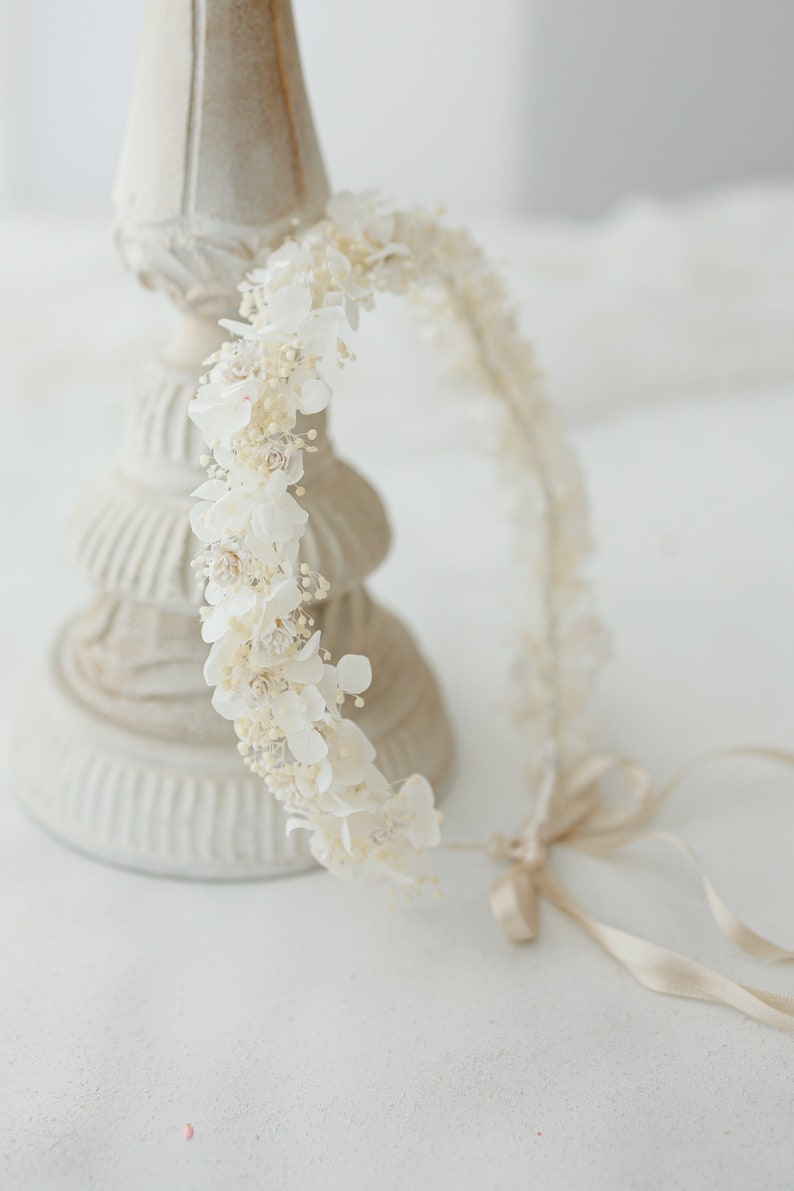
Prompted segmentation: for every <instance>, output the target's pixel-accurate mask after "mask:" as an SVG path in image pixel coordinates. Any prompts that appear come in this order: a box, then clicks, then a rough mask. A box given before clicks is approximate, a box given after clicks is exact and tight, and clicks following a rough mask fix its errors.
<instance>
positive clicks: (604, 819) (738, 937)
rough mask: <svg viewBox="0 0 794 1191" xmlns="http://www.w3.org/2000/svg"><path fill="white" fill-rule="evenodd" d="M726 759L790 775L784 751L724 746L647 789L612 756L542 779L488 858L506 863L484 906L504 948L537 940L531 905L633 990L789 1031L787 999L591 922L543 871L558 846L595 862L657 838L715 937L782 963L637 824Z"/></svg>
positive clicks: (629, 765) (670, 840) (790, 756)
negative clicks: (701, 897)
mask: <svg viewBox="0 0 794 1191" xmlns="http://www.w3.org/2000/svg"><path fill="white" fill-rule="evenodd" d="M726 756H745V757H748V756H749V757H758V758H761V759H763V760H767V761H773V762H777V763H779V764H782V765H787V766H791V767H793V768H794V753H789V752H783V751H781V750H777V749H761V748H749V749H727V750H724V751H721V752H717V753H710V754H708V755H707V756H705V757H701V758H700V759H699V760H697V761H695V762H694V763H692V764H691V765H688V766H687V767H686V768H685V769H683V770H682V771H681V772H679V773H678V774H677V775H676V776H675V777H674V778H673V779H672V780H671V781H670V782H668V784H667V785H666V786H663V787H662V788H661V789H659V790H655V789H654V786H653V782H652V780H651V777H650V774H649V773H648V771H647V770H646V769H644V768H643V767H642V766H641V765H638V764H637V763H636V762H634V761H628V760H625V759H622V758H619V757H609V756H592V757H587V758H585V759H584V760H583V761H581V762H579V763H578V764H576V765H574V766H573V767H572V768H571V769H569V770H568V771H567V772H565V773H563V774H562V775H561V777H560V778H559V780H557V781H553V782H551V784H550V785H549V788H548V796H547V797H546V798H545V799H544V798H543V797H541V799H540V800H539V806H540V807H541V808H542V809H541V810H540V811H539V813H538V814H537V815H536V816H534V817H533V818H532V819H531V820H530V821H529V823H528V824H527V825H526V827H525V828H524V830H523V831H522V832H521V833H520V835H519V836H518V837H516V838H515V839H513V840H506V839H504V838H497V840H496V841H494V843H493V844H492V845H491V848H490V851H491V853H492V854H493V855H495V856H496V857H498V858H503V859H508V860H511V861H512V865H511V867H510V868H509V869H507V870H506V871H505V872H503V873H502V874H501V875H500V876H499V877H497V879H496V881H495V882H494V884H493V886H492V889H491V908H492V910H493V913H494V916H495V917H496V920H497V922H498V923H499V925H500V926H501V928H502V930H503V931H504V933H505V934H506V935H507V937H508V939H510V940H511V941H512V942H514V943H521V942H527V941H530V940H532V939H534V938H535V937H536V936H537V933H538V909H539V902H540V899H541V898H544V897H545V898H546V900H547V901H549V902H551V903H552V904H553V905H555V906H557V907H558V908H559V909H560V910H563V911H564V912H565V913H566V914H568V915H569V916H570V917H571V918H573V920H574V921H575V922H578V923H579V925H580V926H581V927H583V929H584V930H585V931H587V933H588V934H589V935H590V936H591V937H592V938H593V939H595V941H596V942H597V943H599V944H600V945H601V947H603V949H604V950H605V951H606V952H607V953H608V954H609V955H611V956H613V958H614V959H616V960H617V961H618V962H619V963H621V964H622V965H623V967H624V968H626V969H627V970H628V971H629V972H630V973H631V975H632V976H634V978H635V979H636V980H638V981H639V983H640V984H642V985H644V986H645V987H646V988H649V989H652V990H653V991H654V992H660V993H666V994H667V995H669V996H679V997H689V998H692V999H693V1000H700V1001H718V1002H721V1003H722V1004H725V1005H730V1006H732V1007H733V1008H734V1009H738V1010H739V1011H740V1012H741V1013H745V1014H746V1015H747V1016H748V1017H752V1018H755V1019H756V1020H757V1021H760V1022H764V1023H765V1024H767V1025H771V1026H775V1027H776V1028H777V1029H780V1030H785V1031H787V1032H788V1033H792V1034H794V997H786V996H782V995H779V994H777V993H772V992H766V991H764V990H763V989H758V988H752V987H750V986H749V985H746V984H739V983H737V982H735V981H733V980H730V979H729V978H728V977H726V976H723V975H721V974H720V973H719V972H715V971H712V970H711V969H710V968H707V967H704V966H703V965H702V964H699V963H696V962H695V961H694V960H691V959H688V958H686V957H685V956H683V955H678V954H676V953H675V952H673V951H668V950H667V949H666V948H664V947H659V946H657V944H655V943H651V942H649V941H648V940H647V939H643V938H640V937H639V936H638V935H633V934H630V933H629V932H627V931H624V930H618V929H617V928H616V927H614V926H608V925H607V924H606V923H603V922H599V921H597V919H595V918H593V917H592V915H590V914H589V913H588V912H587V911H586V910H585V908H584V907H583V906H582V905H581V904H580V903H579V902H578V901H577V900H576V899H575V898H574V897H573V895H572V894H571V893H570V891H569V890H568V889H567V888H566V886H565V885H564V884H563V883H562V881H561V880H560V879H559V877H558V876H557V875H556V874H555V872H554V871H553V869H552V868H551V866H550V864H549V852H550V849H551V848H552V847H553V846H555V845H557V844H565V845H566V846H568V847H571V848H576V849H577V850H578V851H581V852H589V853H591V854H594V855H598V854H601V855H605V854H608V853H610V852H614V851H616V850H617V849H619V848H623V847H625V846H626V845H628V844H632V843H636V842H637V841H639V840H648V839H653V840H661V841H662V842H663V843H666V844H669V845H670V846H672V847H674V848H676V849H677V850H678V851H679V852H681V853H682V854H683V855H684V856H685V857H686V858H687V859H688V860H689V861H690V862H691V863H692V864H693V865H694V867H695V868H696V870H697V872H698V874H699V876H700V879H701V882H702V884H703V890H704V892H705V895H706V900H707V902H708V904H709V907H710V909H711V912H712V915H713V916H714V919H715V920H716V922H717V925H718V926H719V928H720V930H721V931H722V932H723V934H724V935H726V936H727V938H729V939H730V940H731V941H732V942H733V943H735V944H736V945H737V946H738V947H740V948H741V949H742V951H745V952H747V953H748V954H750V955H753V956H755V957H756V958H758V959H766V960H773V961H779V960H790V959H794V951H788V950H786V949H785V948H783V947H779V946H778V945H777V944H776V943H773V942H771V941H770V940H769V939H765V938H764V937H763V936H762V935H759V934H756V932H755V931H753V930H751V929H750V927H749V926H747V925H746V924H745V923H744V922H742V921H741V919H739V918H738V917H737V916H736V915H735V914H734V913H733V912H732V911H731V910H730V909H729V908H728V907H727V906H726V904H725V903H724V902H723V900H722V899H721V898H720V896H719V895H718V893H717V891H716V890H715V888H714V886H713V885H712V883H711V881H710V880H709V878H708V876H707V875H706V872H705V870H704V868H703V865H702V864H701V863H700V860H699V859H698V857H697V856H696V855H695V853H694V852H693V851H692V849H691V848H690V847H688V845H687V844H685V843H684V841H683V840H681V839H679V838H678V836H675V835H672V834H670V833H669V832H666V831H659V830H651V829H649V828H648V827H647V824H648V823H649V822H650V821H651V820H652V819H653V817H654V816H655V815H656V813H657V811H658V810H659V808H660V807H661V805H662V803H663V802H665V800H666V799H667V798H668V797H669V796H670V794H672V792H673V791H674V790H675V789H676V788H677V787H678V786H679V785H680V784H681V782H682V781H683V780H684V778H685V777H687V776H688V775H689V774H690V773H692V772H693V771H694V770H695V769H697V768H699V767H700V766H702V765H705V764H707V763H709V762H711V761H714V760H717V759H720V758H722V757H726ZM610 774H617V775H620V776H621V777H622V778H623V780H624V784H625V786H626V787H627V790H628V795H629V797H628V800H627V801H626V803H625V805H624V806H623V807H622V808H621V809H619V810H616V811H610V810H609V809H608V808H607V807H606V806H605V805H604V801H603V795H602V790H601V786H600V783H601V782H602V781H603V779H604V778H606V777H607V776H608V775H610Z"/></svg>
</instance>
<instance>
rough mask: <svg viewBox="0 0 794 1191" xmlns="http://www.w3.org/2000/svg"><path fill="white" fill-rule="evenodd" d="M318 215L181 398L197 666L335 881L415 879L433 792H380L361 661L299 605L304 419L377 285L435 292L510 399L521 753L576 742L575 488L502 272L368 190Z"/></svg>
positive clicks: (303, 602)
mask: <svg viewBox="0 0 794 1191" xmlns="http://www.w3.org/2000/svg"><path fill="white" fill-rule="evenodd" d="M326 216H327V217H326V218H325V219H323V220H322V221H321V222H319V223H317V224H315V225H314V226H313V227H311V228H309V229H308V230H306V231H303V232H301V233H300V234H296V236H295V237H294V238H290V239H288V240H286V241H285V242H284V243H283V244H282V245H281V247H279V248H278V249H277V250H276V251H275V252H273V253H272V254H271V255H270V256H269V257H268V259H267V261H266V262H265V265H264V267H263V268H260V269H256V270H255V271H253V272H252V273H250V274H249V276H248V278H247V279H246V281H245V283H244V284H243V285H242V286H241V287H240V289H241V292H242V302H241V306H240V317H241V321H239V322H237V321H230V320H225V321H224V322H223V323H222V326H224V327H225V328H227V329H228V330H229V331H231V332H232V333H233V335H234V338H233V339H232V340H230V341H229V342H227V343H224V344H223V345H222V347H221V348H220V350H219V351H218V352H217V353H215V355H213V356H212V357H211V358H210V360H208V361H207V364H208V365H211V368H210V371H209V372H208V374H207V375H206V376H205V377H203V378H202V382H201V384H200V387H199V390H198V394H197V396H196V398H195V400H194V401H193V402H191V404H190V410H189V412H190V417H191V418H192V420H193V421H194V422H195V424H196V425H197V426H198V427H199V429H200V431H201V433H202V435H203V437H204V440H205V442H206V443H207V446H208V447H209V449H210V451H211V455H208V456H206V457H205V460H204V462H205V463H206V464H207V472H208V477H209V478H208V480H207V481H206V482H205V483H204V484H202V485H201V487H200V488H199V489H197V491H196V493H195V496H196V497H197V498H198V503H197V504H196V505H195V506H194V509H193V511H192V526H193V530H194V532H195V534H196V536H197V537H198V538H199V539H200V541H201V542H202V543H203V548H202V551H201V553H200V554H199V555H198V557H197V559H196V566H197V567H198V569H199V573H200V577H201V580H202V582H204V583H205V584H206V586H205V599H206V607H205V608H204V610H203V613H202V617H203V622H202V633H203V636H204V640H205V641H206V642H207V643H208V644H209V645H210V647H211V648H210V652H209V657H208V659H207V662H206V666H205V677H206V680H207V682H208V683H209V684H210V685H211V686H212V687H214V693H213V704H214V706H215V707H216V709H217V710H218V711H219V712H220V714H221V715H223V716H225V717H226V718H228V719H229V720H232V721H233V722H234V726H235V730H236V732H237V736H238V738H239V741H240V744H239V749H240V752H241V754H242V756H243V757H244V759H245V761H246V763H247V764H248V765H249V767H250V768H251V770H252V771H253V772H254V773H256V774H258V775H260V776H261V777H262V778H263V780H264V782H265V784H266V786H267V788H268V789H269V790H270V792H271V793H272V794H273V795H274V797H275V798H276V799H277V800H278V801H279V802H281V803H282V804H283V806H284V808H285V810H286V811H287V812H288V816H289V817H288V821H287V829H288V830H290V831H291V830H294V829H297V828H301V829H305V830H307V831H308V832H309V834H310V847H311V851H312V854H313V855H314V857H315V858H316V860H317V861H318V862H319V863H320V864H322V865H324V866H325V867H326V868H328V869H329V870H330V871H331V872H333V873H334V874H335V875H338V876H342V877H358V876H370V875H378V876H382V877H387V878H389V879H392V880H394V881H396V882H398V883H400V884H402V885H404V886H408V887H415V886H417V885H418V884H419V883H421V882H422V881H424V880H425V879H426V872H427V856H428V849H430V848H432V847H434V846H435V845H436V844H438V842H439V815H438V812H437V811H436V809H435V807H434V799H433V792H432V789H431V787H430V785H429V783H428V782H427V780H426V779H425V778H423V777H421V776H419V775H416V774H415V775H413V776H412V777H409V778H408V779H407V780H406V781H404V782H402V783H400V784H398V785H392V784H390V783H389V782H388V781H387V780H386V778H385V776H384V775H383V773H382V772H381V771H380V769H379V768H378V767H377V764H376V752H375V749H374V747H373V745H372V743H371V742H370V740H369V739H368V738H367V737H366V735H365V734H364V733H363V732H362V731H361V730H360V728H358V726H357V725H356V724H355V723H353V722H352V721H351V720H350V719H347V718H345V717H344V715H343V711H344V705H345V701H346V699H347V698H348V697H352V698H353V699H354V700H355V701H356V703H357V704H358V705H361V703H362V700H361V695H362V694H363V692H364V691H365V690H366V689H367V688H368V686H369V684H370V681H371V677H372V675H371V668H370V664H369V661H368V659H367V658H365V657H363V656H360V655H350V654H349V655H347V656H345V657H342V658H341V659H340V660H339V661H338V662H337V664H336V665H332V664H331V660H330V657H329V655H328V654H327V652H326V651H325V650H324V649H323V647H322V644H321V640H320V632H319V631H318V630H317V629H316V628H315V623H314V620H313V617H312V614H311V610H312V607H313V605H314V604H315V603H316V602H320V601H322V600H324V599H326V598H327V596H328V593H329V590H330V585H329V583H328V581H327V580H326V579H325V578H324V577H323V576H322V575H319V574H317V573H315V572H313V571H312V570H311V569H310V567H309V565H308V564H307V563H305V562H302V561H301V555H300V543H301V538H302V536H303V534H304V533H305V530H306V525H307V521H308V514H307V512H306V510H305V509H304V508H303V507H302V506H301V504H300V498H301V497H302V496H303V495H304V489H303V487H302V486H301V479H302V477H303V470H304V456H305V455H306V454H307V453H310V452H312V451H314V450H316V449H317V448H316V447H315V446H314V442H315V439H316V437H317V434H316V431H315V430H313V429H306V425H307V423H306V419H307V418H309V417H311V415H314V414H318V413H320V412H321V411H322V410H324V409H325V408H326V406H327V405H328V402H329V400H330V398H331V395H332V391H331V387H330V385H329V384H328V382H327V380H326V379H325V377H324V376H323V375H322V373H323V371H324V370H327V369H328V368H330V367H331V366H335V365H336V366H338V365H343V364H344V363H345V361H346V360H349V359H351V358H352V353H351V351H350V347H349V345H348V342H347V337H348V336H349V333H350V332H352V331H355V330H356V328H357V326H358V322H359V312H360V311H361V310H362V309H363V310H368V309H370V308H371V307H372V306H373V304H374V300H375V297H376V295H377V294H379V293H383V292H386V291H389V292H392V293H397V294H400V293H406V292H409V293H411V294H414V295H416V294H419V292H420V291H421V292H425V291H427V289H428V286H432V285H433V284H435V285H436V287H437V288H438V290H439V292H440V295H441V298H440V301H437V302H436V311H435V313H436V315H437V320H438V322H439V324H440V325H441V326H442V328H443V325H444V323H445V321H450V322H452V323H457V324H458V325H459V326H463V328H464V329H466V331H467V333H468V335H469V343H470V346H472V347H473V350H474V355H475V357H476V360H477V362H478V364H479V366H480V368H481V370H482V374H483V381H484V384H485V387H486V388H488V389H490V390H491V391H492V392H494V393H495V394H497V395H498V396H500V397H501V398H503V399H504V400H503V402H502V405H503V413H504V415H505V416H506V419H507V420H506V423H505V427H504V428H505V434H504V442H505V450H506V452H507V453H508V454H510V452H512V457H513V464H514V470H515V471H516V476H517V479H519V481H520V483H523V484H524V486H525V488H526V493H525V498H524V500H523V504H522V508H521V510H520V511H521V515H522V516H524V517H526V518H531V519H533V520H534V522H535V523H536V525H540V527H541V532H540V533H536V534H535V536H534V539H533V540H534V541H535V552H534V554H531V555H530V559H529V561H530V565H531V567H532V570H533V581H534V583H535V585H536V587H537V589H538V591H539V592H540V594H539V595H538V596H537V598H536V599H535V600H534V601H532V602H531V603H532V607H531V608H530V609H529V613H530V626H529V629H528V631H527V638H526V655H527V661H526V662H525V664H524V667H523V670H522V672H521V681H522V683H523V686H524V697H523V704H522V706H523V707H524V708H525V715H524V718H525V719H526V720H527V721H531V723H532V725H534V726H535V729H536V731H535V738H534V739H533V741H532V745H533V751H534V752H536V753H538V755H544V756H545V755H546V754H547V752H548V748H547V746H548V738H549V736H551V737H553V739H554V742H555V745H557V746H559V747H560V748H562V751H563V753H568V752H570V751H571V750H575V747H576V744H577V743H578V740H579V737H580V732H579V729H578V727H577V724H578V719H577V717H578V712H579V704H580V703H581V701H582V696H583V694H584V692H585V690H586V687H587V685H588V682H587V675H586V673H585V672H586V671H587V669H588V665H589V663H588V662H587V660H586V659H587V657H588V656H589V655H590V654H593V653H594V649H593V648H592V647H591V648H590V649H588V647H587V640H588V639H589V640H590V641H591V644H592V641H593V640H595V638H596V636H597V634H596V633H595V628H594V627H593V626H592V625H589V624H588V626H587V632H585V631H584V630H583V626H584V625H585V624H586V623H587V617H586V608H585V603H586V601H585V600H584V596H585V595H586V590H585V588H584V585H583V584H582V582H581V577H580V576H579V573H578V566H579V561H580V558H581V555H582V553H583V551H584V538H583V533H582V530H581V525H580V521H581V519H582V516H583V510H582V508H581V504H582V502H581V499H580V485H579V482H578V475H577V473H576V471H575V468H574V467H573V465H572V462H571V460H570V459H569V456H568V453H567V451H566V449H565V448H564V444H562V443H561V438H560V435H559V433H558V431H557V429H556V427H555V426H554V423H553V421H552V420H551V419H550V418H549V414H548V407H547V405H546V404H545V402H544V400H543V398H542V394H540V393H539V390H538V384H537V374H536V372H535V370H534V365H533V362H532V358H531V353H530V352H529V349H528V347H527V346H526V345H525V344H523V343H521V341H520V339H519V338H518V336H517V332H516V328H515V326H514V323H513V321H512V318H511V316H510V315H509V312H508V310H507V307H506V304H505V299H504V295H503V293H502V290H501V287H500V284H499V282H498V279H496V278H495V276H494V275H493V274H492V273H491V271H490V270H489V269H488V267H487V263H486V262H485V260H484V258H483V256H482V253H481V252H480V250H479V249H478V248H477V246H476V245H475V244H474V243H473V242H472V241H471V240H470V238H469V237H468V236H467V235H466V233H464V232H460V231H454V230H450V229H448V228H446V227H445V226H444V225H443V223H441V221H440V220H439V219H438V218H437V217H436V216H434V215H431V214H429V213H427V212H424V211H421V210H411V211H403V210H396V209H393V208H391V207H389V206H387V205H386V204H385V203H383V202H382V201H381V200H380V198H379V197H378V195H377V192H366V193H364V194H361V195H353V194H350V193H342V194H339V195H337V196H336V197H335V198H333V199H331V201H330V202H329V204H328V207H327V209H326ZM516 431H517V432H518V433H517V434H516ZM533 609H534V610H533Z"/></svg>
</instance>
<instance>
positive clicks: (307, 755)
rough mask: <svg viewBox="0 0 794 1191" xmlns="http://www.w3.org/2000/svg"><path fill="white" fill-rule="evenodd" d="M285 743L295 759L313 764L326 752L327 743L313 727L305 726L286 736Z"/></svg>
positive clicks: (320, 759) (304, 763) (306, 763)
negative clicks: (301, 729)
mask: <svg viewBox="0 0 794 1191" xmlns="http://www.w3.org/2000/svg"><path fill="white" fill-rule="evenodd" d="M287 745H288V746H289V750H290V752H291V753H292V755H293V757H294V758H295V760H296V761H300V762H301V763H302V764H303V765H315V764H316V763H317V762H318V761H322V759H323V757H325V756H326V754H327V753H328V745H327V744H326V743H325V741H324V740H323V738H322V736H321V735H320V733H319V732H318V731H317V730H316V729H315V728H305V729H304V730H303V731H300V732H295V733H293V734H292V735H289V736H288V737H287Z"/></svg>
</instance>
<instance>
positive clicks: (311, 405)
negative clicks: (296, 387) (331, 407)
mask: <svg viewBox="0 0 794 1191" xmlns="http://www.w3.org/2000/svg"><path fill="white" fill-rule="evenodd" d="M332 395H333V394H332V389H331V386H330V385H329V384H327V383H326V381H324V380H320V379H319V378H317V379H315V380H307V381H306V383H305V384H304V386H303V387H302V389H301V395H300V400H299V402H298V406H299V409H300V411H301V413H303V414H319V413H321V412H322V410H324V409H325V408H326V406H327V405H328V402H329V401H330V400H331V397H332Z"/></svg>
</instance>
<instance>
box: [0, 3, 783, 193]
mask: <svg viewBox="0 0 794 1191" xmlns="http://www.w3.org/2000/svg"><path fill="white" fill-rule="evenodd" d="M161 2H163V3H165V2H167V0H161ZM141 5H142V0H68V2H67V0H0V206H1V207H2V208H5V209H6V210H9V209H18V208H20V207H22V208H26V207H27V208H31V207H32V208H45V209H50V210H52V209H61V210H64V209H66V210H99V211H107V210H109V203H110V200H109V193H110V187H111V181H112V176H113V170H114V167H115V162H116V156H117V153H118V145H119V141H120V138H121V133H122V128H123V123H124V114H125V110H126V106H127V101H128V97H129V93H130V86H131V80H132V73H133V68H134V61H135V49H136V43H137V32H138V24H139V20H140V9H141ZM294 8H295V14H296V20H297V24H298V28H299V34H300V38H301V44H302V50H303V59H304V65H305V69H306V75H307V80H308V84H309V90H310V92H311V95H312V97H313V101H314V110H315V117H316V121H317V125H318V128H319V132H320V137H321V141H322V143H323V146H324V149H325V156H326V160H327V164H328V167H329V171H330V173H331V178H332V181H333V183H334V184H335V185H336V186H339V187H341V186H358V185H371V184H372V183H373V182H377V183H380V184H381V185H383V186H385V187H386V188H387V189H388V190H390V191H392V192H393V193H396V194H401V195H407V196H412V197H417V198H421V199H424V200H426V201H429V202H436V201H444V202H446V203H448V204H449V205H450V206H452V207H455V208H459V209H464V210H468V211H481V210H487V211H493V212H505V211H522V210H527V209H535V210H542V211H547V212H552V213H576V214H591V213H595V212H599V211H602V210H604V209H606V208H608V207H610V206H611V205H613V204H614V203H615V202H616V201H617V200H618V199H620V198H621V197H623V196H624V195H626V194H629V193H633V192H637V191H646V192H650V193H655V194H676V193H681V192H686V191H688V190H691V189H693V188H698V187H703V186H709V185H713V184H715V183H720V182H723V181H730V180H735V179H742V178H746V177H758V176H762V175H778V174H781V173H784V172H789V173H791V172H792V169H793V168H794V145H793V143H792V137H791V132H790V126H791V112H792V111H794V72H792V71H791V70H790V68H789V63H790V57H791V49H792V46H793V45H794V4H792V3H791V0H753V2H752V3H750V2H749V0H642V3H638V2H637V0H489V2H488V3H487V5H486V4H479V3H478V4H475V3H473V2H472V0H400V2H399V3H398V2H397V0H294Z"/></svg>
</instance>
